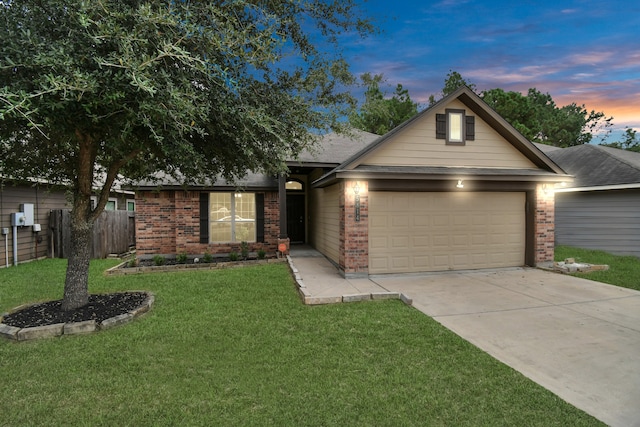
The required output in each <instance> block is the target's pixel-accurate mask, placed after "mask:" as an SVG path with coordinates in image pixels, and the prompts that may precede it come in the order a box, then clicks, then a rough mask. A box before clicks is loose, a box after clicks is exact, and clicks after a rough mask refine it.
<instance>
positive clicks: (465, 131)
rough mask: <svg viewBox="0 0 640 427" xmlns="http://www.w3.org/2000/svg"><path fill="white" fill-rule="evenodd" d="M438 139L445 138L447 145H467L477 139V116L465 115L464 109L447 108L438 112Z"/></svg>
mask: <svg viewBox="0 0 640 427" xmlns="http://www.w3.org/2000/svg"><path fill="white" fill-rule="evenodd" d="M436 139H444V140H445V143H446V144H447V145H465V143H466V141H473V140H474V139H475V117H474V116H467V115H465V111H464V110H459V109H449V108H448V109H446V110H445V114H436Z"/></svg>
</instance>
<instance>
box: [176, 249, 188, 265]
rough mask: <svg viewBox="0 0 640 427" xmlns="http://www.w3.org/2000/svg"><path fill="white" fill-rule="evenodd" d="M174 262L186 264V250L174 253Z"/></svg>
mask: <svg viewBox="0 0 640 427" xmlns="http://www.w3.org/2000/svg"><path fill="white" fill-rule="evenodd" d="M176 262H177V263H178V264H186V262H187V253H186V252H180V253H179V254H178V255H176Z"/></svg>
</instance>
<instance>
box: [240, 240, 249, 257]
mask: <svg viewBox="0 0 640 427" xmlns="http://www.w3.org/2000/svg"><path fill="white" fill-rule="evenodd" d="M240 254H241V255H242V259H247V257H248V256H249V244H248V243H247V242H241V243H240Z"/></svg>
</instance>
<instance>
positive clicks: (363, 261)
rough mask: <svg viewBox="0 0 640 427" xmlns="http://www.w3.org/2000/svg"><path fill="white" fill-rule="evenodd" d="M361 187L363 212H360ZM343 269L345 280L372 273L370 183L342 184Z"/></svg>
mask: <svg viewBox="0 0 640 427" xmlns="http://www.w3.org/2000/svg"><path fill="white" fill-rule="evenodd" d="M356 183H357V185H358V196H359V199H360V212H359V215H358V214H357V212H356V199H357V196H356V194H355V193H356V192H355V191H354V188H355V186H356ZM340 192H341V194H340V261H339V263H340V268H341V269H342V271H343V273H344V274H345V276H350V275H351V276H353V275H366V274H368V272H369V190H368V182H366V181H343V182H342V183H341V184H340Z"/></svg>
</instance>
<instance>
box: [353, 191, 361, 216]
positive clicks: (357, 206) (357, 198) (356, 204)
mask: <svg viewBox="0 0 640 427" xmlns="http://www.w3.org/2000/svg"><path fill="white" fill-rule="evenodd" d="M353 193H354V194H355V200H354V207H355V220H356V222H360V186H358V181H356V185H354V186H353Z"/></svg>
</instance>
